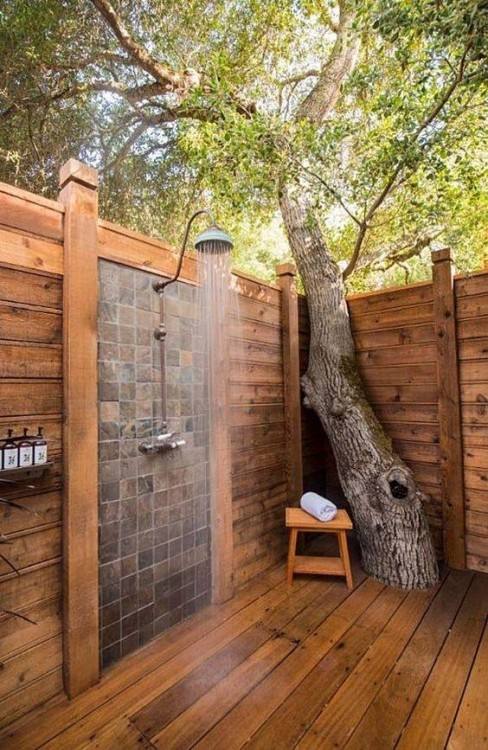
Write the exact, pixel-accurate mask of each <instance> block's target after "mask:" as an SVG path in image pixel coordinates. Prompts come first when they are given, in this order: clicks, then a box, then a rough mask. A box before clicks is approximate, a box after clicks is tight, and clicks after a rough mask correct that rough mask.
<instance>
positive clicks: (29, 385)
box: [0, 380, 62, 416]
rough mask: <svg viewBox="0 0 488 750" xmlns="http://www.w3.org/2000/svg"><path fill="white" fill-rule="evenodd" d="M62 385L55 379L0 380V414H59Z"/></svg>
mask: <svg viewBox="0 0 488 750" xmlns="http://www.w3.org/2000/svg"><path fill="white" fill-rule="evenodd" d="M61 410H62V385H61V382H57V381H52V380H51V381H42V380H24V381H21V380H17V381H14V380H12V381H7V380H4V381H0V414H3V415H4V416H15V415H23V414H26V415H29V414H60V413H61Z"/></svg>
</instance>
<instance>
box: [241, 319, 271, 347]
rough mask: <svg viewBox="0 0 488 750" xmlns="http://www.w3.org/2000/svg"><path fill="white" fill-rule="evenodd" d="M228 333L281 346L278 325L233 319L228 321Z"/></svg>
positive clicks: (244, 338) (248, 339)
mask: <svg viewBox="0 0 488 750" xmlns="http://www.w3.org/2000/svg"><path fill="white" fill-rule="evenodd" d="M229 335H230V336H233V337H234V338H239V339H243V340H246V341H262V342H263V343H267V344H274V345H275V346H281V330H280V329H279V328H278V326H274V325H267V324H266V323H261V322H260V321H255V320H246V319H244V318H242V320H236V319H233V320H231V321H230V323H229Z"/></svg>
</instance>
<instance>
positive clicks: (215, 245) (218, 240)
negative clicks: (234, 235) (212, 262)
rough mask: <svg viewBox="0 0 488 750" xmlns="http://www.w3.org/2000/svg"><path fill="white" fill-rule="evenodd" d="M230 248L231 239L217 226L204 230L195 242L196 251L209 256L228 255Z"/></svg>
mask: <svg viewBox="0 0 488 750" xmlns="http://www.w3.org/2000/svg"><path fill="white" fill-rule="evenodd" d="M232 247H233V243H232V240H231V238H230V237H229V235H228V234H227V232H224V230H223V229H221V228H220V227H219V226H218V225H217V224H212V225H211V226H210V227H208V229H205V231H204V232H202V233H201V234H199V235H198V237H197V238H196V240H195V248H196V249H197V251H198V252H199V253H205V254H209V255H221V254H224V253H230V251H231V250H232Z"/></svg>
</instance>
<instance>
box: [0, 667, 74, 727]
mask: <svg viewBox="0 0 488 750" xmlns="http://www.w3.org/2000/svg"><path fill="white" fill-rule="evenodd" d="M62 690H63V675H62V668H61V667H56V668H55V669H53V670H51V671H50V672H48V673H47V674H45V675H43V676H42V677H40V678H39V679H38V680H34V681H33V682H31V683H29V684H28V685H26V686H25V687H24V688H23V689H21V690H18V691H16V692H15V693H10V694H9V695H8V696H7V697H6V698H5V699H4V700H0V727H3V726H5V725H7V724H11V723H12V722H13V721H15V720H16V719H19V718H20V717H22V716H24V714H26V713H27V712H28V711H31V710H32V709H33V708H35V707H36V706H40V705H41V704H44V703H46V702H47V701H48V700H50V699H51V698H53V697H54V696H55V695H58V694H59V693H61V692H62Z"/></svg>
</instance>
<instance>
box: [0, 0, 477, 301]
mask: <svg viewBox="0 0 488 750" xmlns="http://www.w3.org/2000/svg"><path fill="white" fill-rule="evenodd" d="M340 11H342V12H343V13H344V12H345V11H348V12H350V15H351V17H353V19H354V20H353V22H352V24H351V27H350V28H348V29H347V34H345V37H347V39H348V40H349V42H350V40H351V39H353V40H354V41H353V43H352V44H351V50H352V52H351V54H354V55H355V56H356V58H357V59H356V60H355V65H354V66H353V71H352V74H351V75H350V76H349V77H348V78H347V81H346V82H345V83H344V84H343V85H342V86H340V90H338V92H337V97H336V102H335V106H334V109H333V111H332V112H330V113H328V115H327V116H326V117H325V118H324V119H323V121H320V122H313V123H312V122H311V121H310V119H309V118H305V117H303V116H302V108H303V105H304V102H307V101H308V103H310V101H311V99H310V97H313V96H314V92H315V91H316V90H317V86H319V85H320V82H321V80H323V75H322V78H321V74H323V71H324V60H328V59H329V56H330V54H331V53H333V52H334V50H336V49H337V45H338V44H339V43H341V44H345V43H346V42H344V41H342V42H338V40H340V35H338V33H337V32H338V24H340ZM111 13H112V14H113V16H112V15H111ZM113 17H115V19H116V20H115V23H114V22H113V21H114V18H113ZM487 31H488V3H487V2H486V0H473V1H471V2H469V1H468V2H467V1H466V0H450V2H447V1H443V0H413V1H412V0H357V1H356V2H353V0H344V1H343V2H342V3H341V8H339V7H338V6H337V5H336V3H335V2H327V1H326V0H266V2H263V1H262V0H261V1H260V2H259V1H258V0H230V1H229V0H225V1H224V0H213V2H209V1H208V0H190V1H189V2H185V3H181V2H177V0H169V1H165V2H162V0H150V1H149V2H140V1H139V0H136V1H132V0H130V1H129V0H120V1H119V2H118V3H115V2H114V3H113V4H110V3H109V2H105V1H103V0H92V1H90V0H62V1H61V2H60V1H59V0H38V1H37V2H35V3H31V2H26V0H4V2H3V3H2V7H1V9H0V59H1V60H2V63H1V71H0V97H1V103H0V157H1V164H0V178H1V179H3V180H5V181H9V182H14V183H16V184H18V185H21V186H25V187H27V188H28V189H31V190H35V191H37V192H41V193H44V194H47V195H55V194H56V191H57V186H56V182H57V170H58V167H59V165H60V164H61V163H62V162H63V161H64V160H65V159H66V158H68V157H69V156H73V155H76V156H77V157H78V158H81V159H83V160H85V161H88V162H89V163H92V164H93V165H95V166H97V167H98V168H99V169H100V170H101V176H102V189H101V200H102V212H103V214H104V215H105V216H107V218H111V219H113V220H116V221H120V222H122V223H125V224H128V225H130V226H133V227H135V228H138V229H140V230H143V231H148V232H157V233H160V234H162V235H164V236H165V237H166V238H167V239H169V240H172V241H174V242H176V241H177V240H178V238H179V236H180V234H181V229H182V223H183V222H184V219H185V216H186V214H187V213H188V212H189V211H190V210H191V208H192V207H194V206H195V205H196V204H200V203H208V204H213V206H214V208H217V213H218V214H219V215H220V216H221V218H222V221H223V222H224V221H225V223H226V224H227V225H229V228H230V229H231V230H232V231H233V232H234V233H235V234H236V236H237V237H238V238H239V243H238V245H239V246H240V252H239V256H238V261H239V262H240V263H241V264H242V265H243V266H244V267H246V268H247V269H248V270H251V271H252V272H257V273H259V274H261V275H263V274H264V275H266V274H272V273H273V265H274V263H275V262H276V260H277V256H279V255H280V254H282V253H286V252H287V249H286V244H285V242H284V238H283V233H282V231H281V228H280V226H279V220H278V219H277V192H278V189H279V185H280V184H282V183H283V182H284V181H288V180H297V181H299V182H300V183H301V184H302V185H304V186H305V187H306V189H307V191H308V192H309V195H310V196H311V198H312V200H313V204H314V206H315V209H316V213H317V215H318V217H319V220H320V222H321V225H322V227H323V229H324V233H325V236H326V238H327V243H328V247H329V250H330V252H331V253H332V254H333V255H334V257H335V258H336V259H337V260H339V261H342V265H343V267H344V268H346V269H347V270H346V274H349V279H350V283H351V284H353V285H355V287H356V288H367V287H370V286H378V285H380V284H382V283H388V284H389V283H396V282H401V281H403V280H404V279H407V280H413V279H417V278H422V277H423V275H425V274H426V273H428V267H429V264H428V254H429V248H430V247H431V246H432V245H433V244H434V245H435V243H438V244H441V245H442V244H449V245H451V246H452V247H453V248H454V249H455V251H456V257H457V262H458V265H459V267H460V268H462V269H464V270H468V269H474V268H476V267H479V266H480V265H483V264H484V263H485V262H486V249H485V247H486V235H487V230H488V219H487V218H486V217H487V212H486V202H487V198H486V195H487V192H486V187H487V184H486V166H487V162H486V156H487V148H486V144H485V141H484V140H483V131H484V130H485V131H486V128H485V126H486V117H487V97H486V94H487V86H486V72H487V57H486V54H487V49H486V39H487V38H488V34H487ZM333 73H334V71H332V72H331V75H332V74H333ZM383 193H384V195H383ZM353 271H354V274H353V273H352V272H353Z"/></svg>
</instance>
